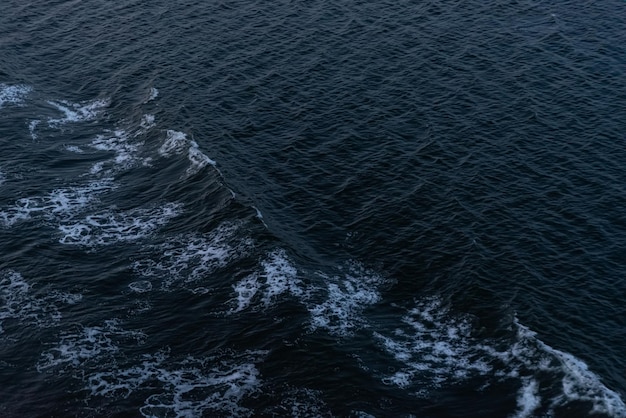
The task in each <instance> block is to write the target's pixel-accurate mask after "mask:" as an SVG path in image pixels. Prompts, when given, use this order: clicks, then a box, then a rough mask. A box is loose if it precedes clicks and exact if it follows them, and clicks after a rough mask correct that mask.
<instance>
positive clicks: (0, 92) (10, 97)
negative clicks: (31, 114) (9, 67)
mask: <svg viewBox="0 0 626 418" xmlns="http://www.w3.org/2000/svg"><path fill="white" fill-rule="evenodd" d="M31 91H32V88H31V87H29V86H25V85H21V84H18V85H12V86H9V85H7V84H2V83H0V109H2V108H3V107H4V106H5V105H7V104H13V105H21V104H22V103H23V102H24V98H25V97H26V96H27V95H28V93H30V92H31Z"/></svg>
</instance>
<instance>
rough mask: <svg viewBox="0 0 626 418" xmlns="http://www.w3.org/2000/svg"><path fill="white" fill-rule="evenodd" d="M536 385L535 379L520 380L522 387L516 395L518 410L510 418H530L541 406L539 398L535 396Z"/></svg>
mask: <svg viewBox="0 0 626 418" xmlns="http://www.w3.org/2000/svg"><path fill="white" fill-rule="evenodd" d="M537 387H538V383H537V381H536V380H535V379H531V378H525V379H522V387H521V388H520V390H519V393H518V395H517V407H518V410H517V412H515V414H514V415H512V416H511V418H530V417H532V416H533V412H534V411H535V410H536V409H537V408H538V407H539V406H540V405H541V398H540V397H539V396H538V395H537Z"/></svg>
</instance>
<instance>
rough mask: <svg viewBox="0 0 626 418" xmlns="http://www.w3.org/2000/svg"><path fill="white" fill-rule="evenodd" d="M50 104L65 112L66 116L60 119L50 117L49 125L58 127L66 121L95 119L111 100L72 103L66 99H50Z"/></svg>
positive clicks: (74, 121)
mask: <svg viewBox="0 0 626 418" xmlns="http://www.w3.org/2000/svg"><path fill="white" fill-rule="evenodd" d="M48 104H50V105H51V106H54V107H55V108H56V109H57V110H59V111H60V112H61V113H63V115H64V117H62V118H59V119H53V118H49V119H48V126H50V127H53V128H54V127H57V126H60V125H64V124H66V123H76V122H84V121H90V120H93V119H95V118H96V117H97V116H98V115H99V114H100V113H101V112H102V111H103V109H104V108H105V107H106V106H108V105H109V100H105V99H99V100H92V101H87V102H82V103H71V102H68V101H65V100H60V101H56V102H55V101H51V100H49V101H48Z"/></svg>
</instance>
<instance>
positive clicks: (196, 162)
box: [159, 130, 217, 175]
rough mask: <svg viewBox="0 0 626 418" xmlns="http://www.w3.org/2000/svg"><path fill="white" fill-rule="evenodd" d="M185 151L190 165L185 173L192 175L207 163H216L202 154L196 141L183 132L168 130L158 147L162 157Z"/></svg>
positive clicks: (213, 164)
mask: <svg viewBox="0 0 626 418" xmlns="http://www.w3.org/2000/svg"><path fill="white" fill-rule="evenodd" d="M185 152H186V153H187V158H188V159H189V162H190V166H189V168H188V169H187V175H192V174H195V173H197V172H199V171H200V170H202V169H203V168H204V167H206V166H207V165H212V166H215V165H216V164H217V163H216V162H215V161H214V160H212V159H210V158H209V157H208V156H207V155H206V154H204V153H203V152H202V151H201V150H200V147H199V146H198V144H197V143H196V141H193V140H190V139H188V138H187V135H186V134H184V133H183V132H178V131H173V130H168V131H167V133H166V137H165V140H164V141H163V144H162V145H161V147H160V148H159V154H160V155H161V156H162V157H166V158H167V157H171V156H173V155H180V154H183V153H185Z"/></svg>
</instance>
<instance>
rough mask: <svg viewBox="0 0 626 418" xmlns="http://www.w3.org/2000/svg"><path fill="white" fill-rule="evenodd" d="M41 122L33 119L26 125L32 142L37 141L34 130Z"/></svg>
mask: <svg viewBox="0 0 626 418" xmlns="http://www.w3.org/2000/svg"><path fill="white" fill-rule="evenodd" d="M40 122H41V121H40V120H39V119H35V120H31V121H30V122H29V123H28V132H30V137H31V138H32V139H33V141H35V140H37V138H38V136H37V134H36V133H35V129H36V128H37V125H39V123H40Z"/></svg>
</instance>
